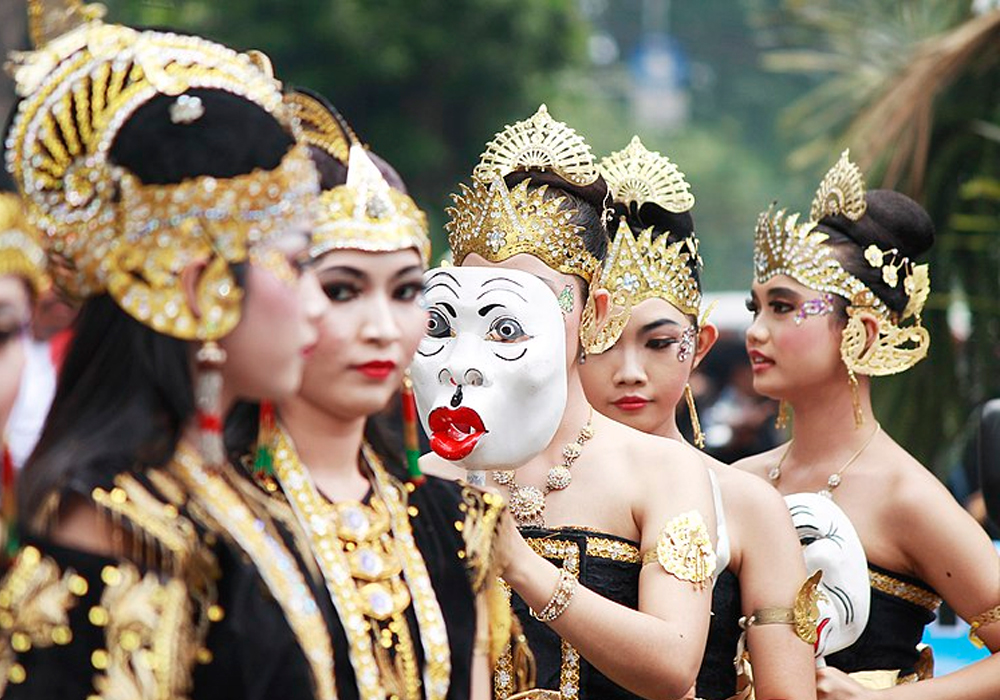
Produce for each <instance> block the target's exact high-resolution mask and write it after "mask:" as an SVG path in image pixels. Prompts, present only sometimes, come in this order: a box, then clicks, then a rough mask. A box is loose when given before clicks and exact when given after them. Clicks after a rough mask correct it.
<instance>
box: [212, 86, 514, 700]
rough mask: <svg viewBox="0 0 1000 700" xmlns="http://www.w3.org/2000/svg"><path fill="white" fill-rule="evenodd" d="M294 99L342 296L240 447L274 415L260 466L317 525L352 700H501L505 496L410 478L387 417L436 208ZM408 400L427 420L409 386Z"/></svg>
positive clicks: (417, 320)
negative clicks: (292, 389) (496, 587)
mask: <svg viewBox="0 0 1000 700" xmlns="http://www.w3.org/2000/svg"><path fill="white" fill-rule="evenodd" d="M286 101H287V102H288V103H289V105H290V106H292V107H293V108H294V109H295V110H296V111H297V113H298V116H299V117H300V120H301V121H302V123H303V125H304V139H305V141H306V142H307V143H308V144H309V145H310V148H311V150H312V154H313V159H314V160H315V162H316V164H317V165H318V166H319V170H320V172H321V173H322V174H323V176H324V177H323V179H322V180H321V185H322V187H323V189H324V192H323V194H322V196H321V198H320V212H319V217H318V221H317V225H316V228H315V234H314V237H313V241H312V245H311V248H310V255H311V257H312V258H313V261H314V265H315V269H316V274H317V275H318V278H319V281H320V284H321V286H322V289H323V292H324V293H325V294H326V297H327V299H328V301H327V303H326V305H325V311H324V313H323V316H322V319H321V323H320V333H319V340H318V342H317V344H316V346H315V348H314V349H313V351H312V353H311V354H310V356H309V359H308V360H307V362H306V366H305V373H304V380H303V383H302V387H301V388H300V390H299V392H298V394H297V395H295V396H292V397H287V398H284V399H282V400H280V401H278V402H277V403H276V405H274V406H271V405H269V404H266V403H265V404H264V405H263V406H262V407H261V408H260V411H259V423H258V412H257V411H256V410H250V411H245V410H241V411H240V413H244V414H245V413H247V412H249V414H250V416H249V421H250V422H248V420H247V418H248V416H246V415H234V416H232V417H231V418H230V421H229V422H230V426H229V427H230V434H231V437H232V440H231V444H232V447H233V448H234V450H235V452H236V454H237V455H239V454H246V453H247V452H249V451H250V450H249V447H250V442H252V440H253V437H249V436H248V432H257V431H254V430H251V431H247V428H248V427H251V426H252V428H257V426H258V424H259V426H260V429H259V434H258V435H257V437H256V442H257V446H258V447H257V451H256V455H254V456H252V457H251V458H250V459H252V460H253V466H252V470H253V473H254V476H255V478H256V480H257V482H258V483H259V484H260V485H261V486H262V487H263V489H264V490H265V492H266V493H268V494H269V495H270V497H271V498H272V499H273V500H274V502H275V503H279V504H282V505H283V506H285V507H289V506H290V508H291V511H292V512H293V513H294V516H295V518H296V519H297V520H298V522H299V524H300V525H301V527H302V529H303V530H304V531H305V532H306V533H307V535H308V537H309V549H310V551H311V554H312V556H313V557H314V558H315V561H316V564H317V566H318V567H319V570H320V573H321V574H322V578H323V580H324V581H325V585H326V588H327V590H328V592H329V596H330V598H331V600H332V601H333V603H334V607H335V609H336V614H337V620H336V622H335V626H334V639H333V641H334V653H335V665H336V668H337V669H338V673H337V688H338V693H339V697H341V698H362V699H364V700H374V699H375V698H378V699H379V700H381V699H382V698H396V699H398V700H420V698H426V699H427V700H435V699H436V700H444V698H449V699H454V700H461V699H462V698H468V697H470V696H474V697H477V698H480V699H484V698H488V697H489V693H490V668H491V667H490V665H489V653H490V627H489V624H488V623H489V620H488V618H487V617H486V611H487V602H488V601H487V598H486V596H487V594H488V589H489V588H490V586H489V584H491V583H492V581H494V580H495V577H496V573H495V572H493V571H492V570H491V569H490V566H491V560H492V555H491V549H492V546H493V540H494V535H495V531H496V526H497V523H498V521H499V517H500V514H501V512H502V500H501V499H500V498H499V497H497V496H493V495H490V494H483V493H480V492H478V491H475V490H474V489H471V488H468V487H462V486H460V485H458V484H455V483H454V482H451V481H447V480H444V479H439V478H436V477H429V478H425V477H423V476H422V475H420V474H419V472H416V473H411V474H410V476H409V478H407V471H406V468H405V467H404V466H403V464H402V460H401V459H399V454H400V450H399V449H398V448H394V447H393V446H392V443H391V442H390V441H389V440H387V439H386V436H385V435H383V432H382V431H383V428H384V426H381V425H380V424H379V421H378V417H375V414H377V413H378V412H380V411H382V410H383V409H384V408H385V407H386V405H387V404H388V403H389V402H390V401H391V400H392V398H393V396H394V394H396V392H397V391H398V389H399V387H400V385H401V383H402V382H404V377H405V374H404V373H405V372H406V368H407V366H408V365H409V363H410V361H411V359H412V358H413V353H414V351H415V350H416V346H417V343H419V341H420V338H421V337H422V336H423V333H424V329H425V327H426V323H427V312H426V309H425V308H424V306H423V304H422V303H421V299H422V294H423V277H422V275H423V271H424V269H425V268H426V265H427V260H428V257H429V254H430V239H429V238H428V235H427V222H426V218H425V217H424V214H423V212H421V211H420V210H419V209H418V208H417V206H416V204H414V202H413V201H412V200H411V199H410V198H409V197H408V196H407V195H406V194H405V191H404V190H403V189H402V183H401V182H400V181H399V178H398V176H396V174H395V172H394V171H392V170H391V168H389V167H388V166H387V165H385V164H384V163H382V162H381V161H378V162H379V163H380V164H381V167H382V169H383V170H384V171H385V173H384V174H383V172H380V168H379V167H377V166H376V160H377V157H376V156H373V155H372V154H370V153H369V152H367V151H366V149H365V148H364V147H363V146H362V145H361V144H360V143H359V142H358V141H357V139H356V137H355V136H354V134H353V132H352V131H351V130H350V128H349V127H348V126H347V125H346V123H344V121H343V120H342V119H341V117H340V115H339V114H338V113H337V112H336V111H335V110H334V109H333V107H331V106H330V105H329V104H327V103H326V102H325V101H324V100H322V99H321V98H319V97H317V96H313V95H311V94H309V93H306V92H304V91H303V92H295V93H292V94H290V95H289V96H288V97H287V98H286ZM345 171H346V172H345ZM387 177H391V178H392V179H393V180H394V181H396V182H397V183H398V185H397V187H390V186H389V184H388V182H387V181H386V179H387ZM403 401H404V404H405V405H404V408H403V413H404V416H406V417H408V419H409V425H408V427H409V428H411V429H412V430H414V431H415V429H416V425H415V424H414V423H413V422H412V421H413V419H414V416H413V410H412V405H410V404H406V402H408V401H412V396H411V395H410V393H409V392H408V391H406V390H404V396H403ZM245 408H250V407H245ZM414 435H415V433H414ZM408 447H409V448H410V449H411V450H412V451H413V454H412V456H413V458H414V459H415V457H416V456H417V455H418V452H417V449H418V447H417V445H415V444H411V445H408ZM456 523H458V526H456ZM459 528H461V529H459ZM344 572H350V575H349V576H345V575H344ZM501 610H502V611H503V608H501ZM477 612H478V619H477ZM503 612H506V611H503ZM507 617H509V615H507ZM504 641H506V638H504Z"/></svg>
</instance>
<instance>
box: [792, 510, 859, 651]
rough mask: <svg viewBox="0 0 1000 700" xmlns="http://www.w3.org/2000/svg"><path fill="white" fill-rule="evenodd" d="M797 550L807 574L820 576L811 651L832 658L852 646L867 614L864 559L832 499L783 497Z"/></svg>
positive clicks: (851, 531)
mask: <svg viewBox="0 0 1000 700" xmlns="http://www.w3.org/2000/svg"><path fill="white" fill-rule="evenodd" d="M785 503H787V504H788V510H789V512H790V513H791V515H792V523H793V524H794V525H795V531H796V533H797V534H798V536H799V543H800V544H801V545H802V556H803V557H804V558H805V561H806V571H807V572H808V573H809V575H810V576H811V575H812V574H814V573H816V572H817V571H822V572H823V577H822V578H821V579H820V582H819V590H820V591H821V592H822V593H823V595H822V596H821V597H820V600H819V621H818V624H817V634H818V637H817V640H816V643H815V645H814V652H815V655H816V656H817V657H822V656H826V655H827V654H832V653H834V652H836V651H840V650H841V649H846V648H847V647H849V646H850V645H852V644H854V642H856V641H857V640H858V639H859V638H860V637H861V634H862V633H863V632H864V631H865V627H866V626H867V624H868V614H869V611H870V609H871V588H870V585H871V584H870V582H869V579H868V558H867V557H866V556H865V550H864V547H863V546H862V544H861V539H860V538H859V537H858V533H857V531H856V530H855V529H854V525H852V524H851V521H850V519H849V518H848V517H847V515H846V514H845V513H844V511H843V510H841V509H840V507H839V506H838V505H837V504H836V503H834V502H833V500H832V499H830V498H827V497H825V496H821V495H820V494H818V493H794V494H791V495H788V496H785Z"/></svg>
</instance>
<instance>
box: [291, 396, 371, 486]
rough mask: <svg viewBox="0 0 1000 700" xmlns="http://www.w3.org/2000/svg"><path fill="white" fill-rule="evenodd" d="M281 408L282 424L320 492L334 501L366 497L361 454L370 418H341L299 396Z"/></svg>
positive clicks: (365, 481) (366, 480)
mask: <svg viewBox="0 0 1000 700" xmlns="http://www.w3.org/2000/svg"><path fill="white" fill-rule="evenodd" d="M277 409H278V410H277V414H278V421H279V423H280V424H281V426H282V428H284V430H285V432H286V433H287V434H288V436H289V437H290V438H291V439H292V442H293V443H294V444H295V451H296V452H297V453H298V456H299V460H300V461H301V462H302V464H304V465H305V466H306V467H307V468H308V469H309V473H310V474H311V475H312V477H313V479H314V480H315V481H316V485H317V486H318V487H319V489H320V491H322V492H323V493H324V494H325V495H326V496H327V497H328V498H330V499H333V500H341V499H353V500H357V499H360V498H361V497H363V496H364V494H365V492H366V491H367V490H368V478H367V476H366V475H364V474H363V473H362V472H361V470H360V468H359V466H358V465H359V462H358V455H359V454H360V452H361V444H362V442H363V440H364V430H365V422H366V419H365V418H364V417H361V418H354V419H350V420H341V419H339V418H337V417H334V416H331V415H330V414H329V413H327V412H325V411H323V410H322V409H320V408H319V407H317V406H316V405H314V404H312V403H310V402H308V401H306V400H304V399H302V398H301V397H299V396H295V397H293V398H291V399H288V400H286V401H283V402H282V403H281V404H279V405H278V407H277Z"/></svg>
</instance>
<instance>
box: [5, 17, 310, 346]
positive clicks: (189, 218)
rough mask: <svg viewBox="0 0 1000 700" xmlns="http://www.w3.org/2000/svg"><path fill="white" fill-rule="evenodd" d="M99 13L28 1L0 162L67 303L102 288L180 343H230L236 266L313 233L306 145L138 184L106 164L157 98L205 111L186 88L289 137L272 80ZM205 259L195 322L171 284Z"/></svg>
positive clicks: (190, 112)
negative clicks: (237, 169)
mask: <svg viewBox="0 0 1000 700" xmlns="http://www.w3.org/2000/svg"><path fill="white" fill-rule="evenodd" d="M100 15H101V12H100V10H99V8H98V6H95V5H86V4H84V3H82V2H80V1H79V0H63V1H59V2H57V1H55V0H31V1H30V3H29V19H30V20H31V34H32V37H33V39H34V42H35V46H36V49H35V50H34V51H30V52H21V53H16V54H13V55H12V66H13V70H12V72H13V75H14V79H15V85H16V89H17V92H18V94H19V95H20V96H21V97H22V98H23V99H22V100H21V102H20V104H19V105H18V111H17V114H16V115H15V117H14V119H13V121H12V124H11V127H10V130H9V132H8V135H7V141H6V147H7V155H6V165H7V169H8V170H9V171H10V173H11V174H12V175H13V177H14V180H15V181H16V182H17V185H18V188H19V189H20V191H21V193H22V195H23V196H24V199H25V202H26V206H27V211H28V217H29V219H30V220H31V222H32V223H33V224H35V225H36V226H37V227H38V228H39V229H40V230H41V231H42V233H43V236H44V245H45V247H46V249H47V250H48V252H49V254H50V256H51V257H53V258H54V259H55V260H56V261H58V262H59V263H61V265H57V266H53V269H54V270H58V274H57V273H56V272H54V273H53V274H54V275H55V276H56V282H57V284H59V286H61V287H62V288H63V289H64V290H65V291H66V292H68V293H69V294H70V295H71V296H75V297H81V298H82V297H87V296H91V295H96V294H100V293H103V292H107V293H108V294H109V295H110V296H111V297H112V298H114V300H115V301H116V302H117V303H118V305H119V306H121V308H122V309H124V310H125V312H126V313H128V314H129V315H131V316H132V317H133V318H135V319H137V320H138V321H140V322H142V323H143V324H145V325H147V326H150V327H151V328H153V329H155V330H157V331H159V332H161V333H164V334H166V335H170V336H173V337H177V338H181V339H185V340H195V339H197V340H203V341H211V340H216V339H219V338H221V337H223V336H225V335H226V334H227V333H229V331H231V330H232V328H233V327H234V326H235V325H236V324H237V322H238V321H239V317H240V298H241V291H240V288H239V287H238V285H237V284H236V279H235V277H234V276H233V272H232V265H234V264H237V263H242V262H245V261H246V260H247V258H248V256H249V253H250V250H251V249H252V248H254V247H255V246H257V245H260V244H264V243H266V242H268V241H269V240H270V239H272V238H273V237H276V236H277V235H279V234H283V233H285V232H287V231H289V230H294V229H296V228H298V229H300V230H307V229H308V228H310V227H311V224H312V219H311V214H312V204H313V202H314V200H315V195H316V193H317V192H318V180H317V176H316V171H315V168H314V167H313V165H312V162H311V161H310V159H309V155H308V153H307V151H306V149H305V147H304V146H296V147H293V148H292V149H291V150H289V152H288V153H287V154H286V155H285V157H284V158H283V159H282V160H281V162H280V164H279V165H278V166H277V167H276V168H274V169H273V170H256V171H254V172H252V173H248V174H245V175H239V176H236V177H233V178H214V177H208V176H202V177H195V178H191V179H189V180H185V181H183V182H180V183H177V184H170V185H147V184H145V183H143V182H141V181H140V180H139V178H137V177H136V176H135V175H133V174H132V173H130V172H129V171H128V170H127V169H125V168H122V167H120V166H117V165H115V164H114V163H113V162H112V161H111V160H110V157H109V152H110V150H111V146H112V144H113V143H114V140H115V137H116V136H117V134H118V132H119V130H120V129H121V127H122V126H123V125H124V124H125V123H126V122H127V121H128V120H129V119H130V117H131V116H132V114H134V113H135V112H136V110H138V109H139V108H140V107H142V106H143V105H144V104H146V103H147V102H149V101H150V100H152V99H153V98H155V97H157V96H161V95H162V96H167V97H172V98H174V102H173V104H172V105H171V109H170V118H171V121H173V122H174V123H175V124H181V125H187V124H191V123H193V122H196V121H197V120H198V119H199V118H200V117H201V115H202V114H203V113H204V109H205V106H204V105H203V104H201V99H200V98H198V97H197V96H196V95H191V94H190V91H191V90H199V89H203V90H221V91H225V92H228V93H231V94H233V95H237V96H239V97H241V98H243V99H245V100H247V101H249V102H252V103H254V104H256V105H258V106H259V107H261V108H262V109H264V110H265V111H267V112H268V113H270V114H271V115H272V116H274V118H275V119H276V120H277V121H278V122H279V123H281V124H283V125H285V126H286V128H288V129H289V131H290V132H292V133H296V127H295V124H294V120H293V119H292V118H291V117H290V114H289V112H288V110H287V109H286V108H285V106H284V105H283V103H282V96H281V91H280V89H279V84H278V83H277V81H275V80H274V78H273V76H272V75H270V74H268V73H267V72H265V71H263V70H261V68H260V67H258V65H257V64H256V63H255V62H254V60H252V59H251V58H250V57H249V56H247V55H246V54H241V53H237V52H235V51H233V50H231V49H228V48H226V47H224V46H221V45H219V44H216V43H214V42H210V41H206V40H205V39H201V38H200V37H196V36H180V35H177V34H173V33H169V32H160V31H138V30H135V29H132V28H130V27H125V26H120V25H114V24H105V23H104V22H102V21H101V20H100ZM199 260H207V261H208V262H207V267H206V270H205V273H204V274H203V275H202V278H201V281H200V283H199V287H198V289H197V296H198V306H199V308H200V309H201V310H202V313H201V314H200V315H195V314H194V313H193V311H192V309H191V308H190V307H189V306H188V304H187V302H186V298H185V296H184V292H183V289H182V286H181V283H180V273H181V271H182V270H183V269H184V268H185V267H186V266H187V265H189V264H190V263H192V262H195V261H199Z"/></svg>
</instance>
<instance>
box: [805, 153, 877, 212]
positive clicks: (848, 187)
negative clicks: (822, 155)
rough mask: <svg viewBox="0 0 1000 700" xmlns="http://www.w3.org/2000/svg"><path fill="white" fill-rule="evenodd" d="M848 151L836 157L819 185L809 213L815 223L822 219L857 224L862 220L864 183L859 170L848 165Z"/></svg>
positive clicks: (851, 164) (865, 206)
mask: <svg viewBox="0 0 1000 700" xmlns="http://www.w3.org/2000/svg"><path fill="white" fill-rule="evenodd" d="M850 155H851V152H850V150H845V151H844V152H843V153H841V154H840V160H838V161H837V163H836V165H834V166H833V167H832V168H830V170H829V172H827V174H826V176H825V177H824V178H823V181H822V182H821V183H819V189H818V190H816V196H815V197H814V198H813V202H812V207H811V208H810V210H809V218H810V219H812V220H813V221H819V220H820V219H822V218H823V217H824V216H836V215H837V214H840V215H842V216H846V217H847V218H848V219H850V220H851V221H857V220H858V219H860V218H861V217H862V216H864V213H865V209H866V208H867V204H866V203H865V180H864V176H863V175H862V174H861V169H860V168H859V167H858V166H857V165H855V164H854V163H852V162H851V159H850Z"/></svg>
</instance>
